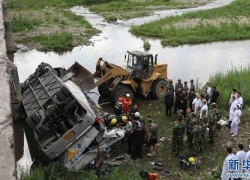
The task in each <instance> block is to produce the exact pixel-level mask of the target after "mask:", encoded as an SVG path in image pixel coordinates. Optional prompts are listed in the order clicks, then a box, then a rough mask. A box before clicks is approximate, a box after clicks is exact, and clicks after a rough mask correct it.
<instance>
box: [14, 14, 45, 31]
mask: <svg viewBox="0 0 250 180" xmlns="http://www.w3.org/2000/svg"><path fill="white" fill-rule="evenodd" d="M41 23H42V22H41V20H40V19H37V18H34V19H29V18H27V17H23V16H16V17H14V18H13V19H12V27H11V28H12V32H14V33H15V32H21V31H29V30H32V29H34V28H35V27H36V26H39V25H40V24H41Z"/></svg>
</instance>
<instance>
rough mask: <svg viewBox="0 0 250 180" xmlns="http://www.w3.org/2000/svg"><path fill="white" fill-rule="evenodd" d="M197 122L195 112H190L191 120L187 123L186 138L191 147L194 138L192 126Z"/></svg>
mask: <svg viewBox="0 0 250 180" xmlns="http://www.w3.org/2000/svg"><path fill="white" fill-rule="evenodd" d="M196 124H197V119H196V117H195V114H194V113H192V115H191V120H190V122H189V123H188V126H187V139H188V144H189V147H190V148H192V147H193V139H194V131H193V130H194V126H195V125H196Z"/></svg>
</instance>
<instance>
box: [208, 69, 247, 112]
mask: <svg viewBox="0 0 250 180" xmlns="http://www.w3.org/2000/svg"><path fill="white" fill-rule="evenodd" d="M209 81H210V83H211V84H213V85H214V86H217V87H218V91H219V92H220V94H221V95H222V102H221V106H222V107H224V108H226V107H227V105H228V101H229V98H230V95H231V91H232V89H233V88H235V89H237V91H240V92H241V94H242V97H243V99H244V104H245V105H246V106H247V107H246V109H248V106H249V104H250V95H249V93H248V92H249V89H250V86H249V82H250V67H249V66H248V67H241V68H234V69H231V70H228V71H226V72H225V73H216V74H215V75H213V76H211V77H210V80H209Z"/></svg>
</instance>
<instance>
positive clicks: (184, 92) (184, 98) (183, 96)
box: [180, 89, 188, 117]
mask: <svg viewBox="0 0 250 180" xmlns="http://www.w3.org/2000/svg"><path fill="white" fill-rule="evenodd" d="M187 101H188V95H187V90H186V89H183V90H182V93H181V95H180V109H181V110H183V116H184V117H186V111H187Z"/></svg>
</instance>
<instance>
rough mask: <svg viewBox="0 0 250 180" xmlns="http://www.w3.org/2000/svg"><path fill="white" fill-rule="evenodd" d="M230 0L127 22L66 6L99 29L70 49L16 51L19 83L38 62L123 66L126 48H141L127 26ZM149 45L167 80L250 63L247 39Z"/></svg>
mask: <svg viewBox="0 0 250 180" xmlns="http://www.w3.org/2000/svg"><path fill="white" fill-rule="evenodd" d="M232 1H233V0H216V1H214V2H212V3H210V4H208V5H204V6H201V7H197V8H190V9H180V10H178V9H174V10H164V11H157V12H155V13H154V14H153V15H152V16H148V17H143V18H135V19H131V20H128V21H121V20H120V21H118V22H117V23H116V24H111V23H107V22H105V21H104V19H103V18H102V17H100V16H99V15H97V14H94V13H91V12H89V11H88V9H86V8H83V7H73V8H72V9H70V10H71V11H72V12H74V13H75V14H77V15H80V16H83V17H84V18H86V19H87V20H88V21H89V22H90V23H91V24H92V25H93V26H94V27H95V28H97V29H99V30H101V31H102V33H100V34H99V35H97V36H94V37H93V38H91V42H93V43H92V44H91V45H83V46H78V47H75V48H74V49H73V50H72V51H70V52H65V53H61V54H58V53H55V52H40V51H37V50H35V49H33V50H30V51H28V52H17V53H15V55H14V62H15V64H16V65H17V67H18V71H19V76H20V80H21V82H22V81H24V80H25V79H26V78H27V77H28V76H29V75H30V74H31V73H33V72H34V70H35V69H36V67H37V66H38V65H39V64H40V63H41V62H47V63H49V64H51V65H52V66H54V67H57V66H65V67H69V66H71V65H72V64H73V63H74V62H75V61H78V62H79V63H80V64H82V65H83V66H84V67H87V68H88V69H89V70H90V71H91V72H94V70H95V63H96V61H97V59H98V58H99V57H103V58H104V59H105V60H108V61H109V62H112V63H116V64H118V65H121V66H124V65H125V64H126V63H125V62H124V54H125V53H126V51H127V50H141V51H143V38H140V37H136V36H134V35H132V34H131V33H130V32H129V28H130V27H131V25H138V24H142V23H146V22H150V21H152V20H156V19H160V18H163V17H166V16H172V15H179V14H182V13H185V12H190V11H197V10H204V9H210V8H215V7H220V6H224V5H227V4H229V3H230V2H232ZM147 40H148V41H149V43H150V44H151V49H150V51H149V52H150V53H153V54H158V55H159V56H158V59H159V62H160V63H167V64H168V75H169V78H171V79H174V80H176V79H178V78H181V79H182V80H187V81H188V80H190V79H195V80H197V79H199V82H200V83H205V82H206V81H208V79H209V76H210V75H212V74H214V73H215V72H218V71H225V70H228V69H230V68H231V67H232V66H245V65H248V64H249V62H250V51H249V50H248V49H249V47H250V40H246V41H228V42H215V43H206V44H198V45H183V46H178V47H162V45H161V43H160V40H158V39H147Z"/></svg>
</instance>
